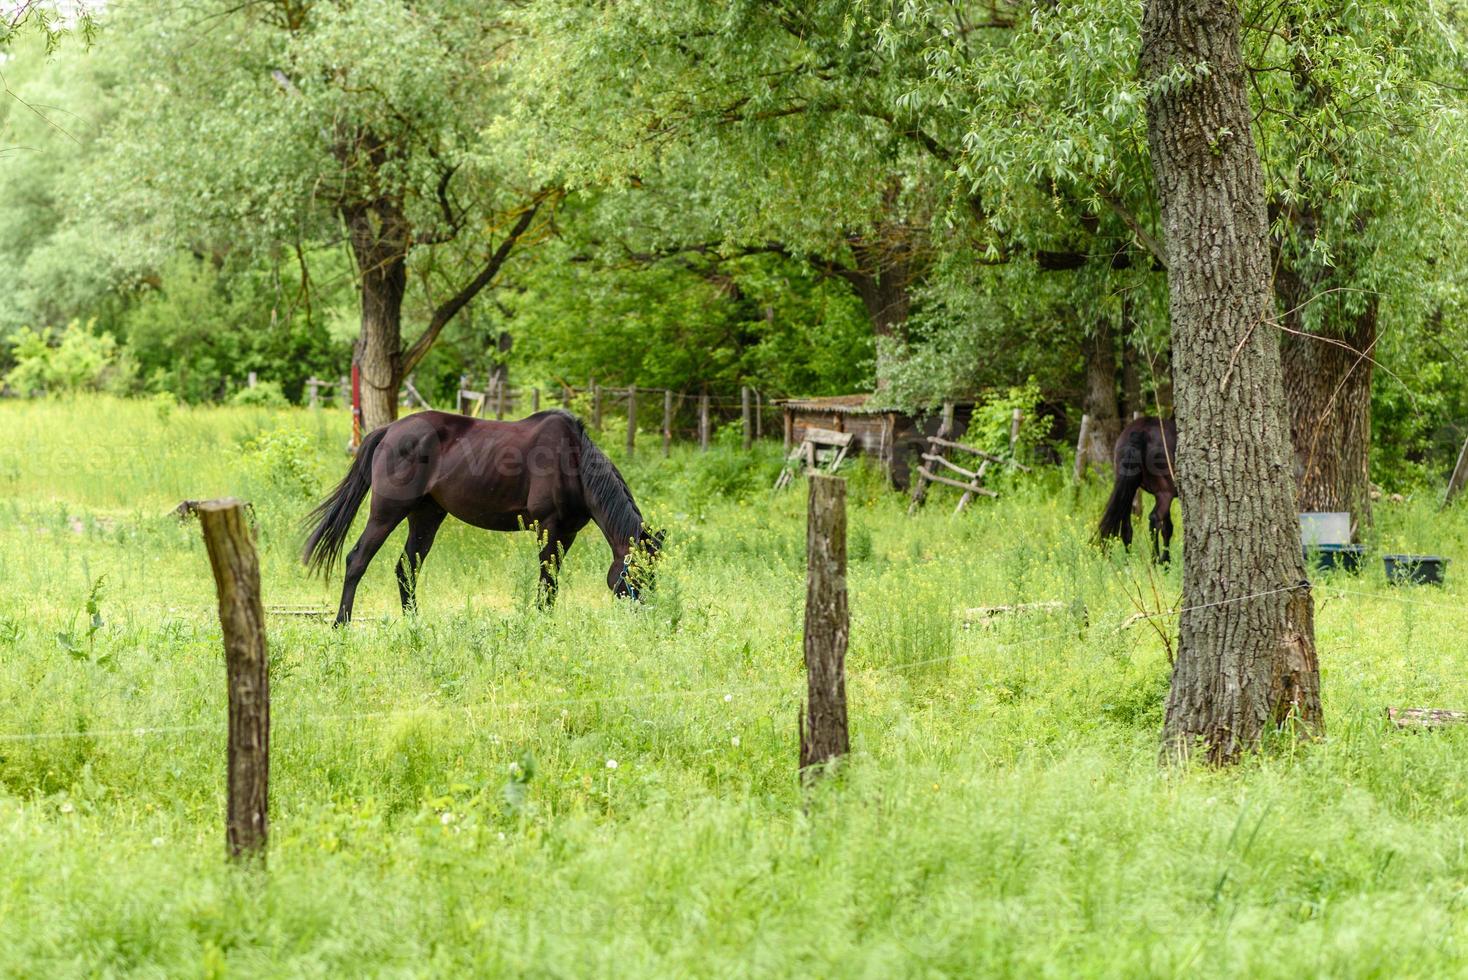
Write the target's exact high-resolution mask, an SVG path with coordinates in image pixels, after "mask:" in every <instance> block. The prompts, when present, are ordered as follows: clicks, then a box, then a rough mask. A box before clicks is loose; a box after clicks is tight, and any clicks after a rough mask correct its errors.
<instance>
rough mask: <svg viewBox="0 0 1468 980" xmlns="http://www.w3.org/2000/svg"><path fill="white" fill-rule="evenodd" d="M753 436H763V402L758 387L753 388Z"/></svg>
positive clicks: (757, 437)
mask: <svg viewBox="0 0 1468 980" xmlns="http://www.w3.org/2000/svg"><path fill="white" fill-rule="evenodd" d="M754 437H755V438H756V439H763V438H764V437H765V404H764V398H763V396H761V395H760V393H759V389H758V388H756V389H755V390H754Z"/></svg>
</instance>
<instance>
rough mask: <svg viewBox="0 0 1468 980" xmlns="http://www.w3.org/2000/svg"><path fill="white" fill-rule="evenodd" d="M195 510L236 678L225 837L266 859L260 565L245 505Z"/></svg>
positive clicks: (266, 726)
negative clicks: (212, 575) (207, 554)
mask: <svg viewBox="0 0 1468 980" xmlns="http://www.w3.org/2000/svg"><path fill="white" fill-rule="evenodd" d="M194 511H195V513H197V514H198V515H199V524H200V526H201V527H203V529H204V544H205V546H206V547H207V548H208V550H209V565H210V567H211V568H213V570H214V587H215V589H216V590H217V591H218V593H219V625H220V626H222V627H223V628H224V668H225V673H226V675H227V677H228V681H229V743H228V749H227V751H228V759H229V763H228V776H227V782H226V786H227V789H228V802H227V803H226V809H225V839H226V842H227V844H228V846H229V854H230V856H231V857H236V858H238V857H244V856H250V855H257V856H259V857H260V858H261V859H263V858H264V855H265V838H266V834H267V832H268V829H269V798H270V796H269V783H270V672H269V657H268V656H267V654H266V651H265V609H264V607H263V606H262V605H261V602H260V562H259V559H258V557H257V556H256V554H255V543H254V540H253V535H252V534H251V533H250V525H249V521H248V520H247V516H246V513H245V505H244V504H243V503H241V502H240V501H238V500H233V499H227V500H206V501H202V502H200V503H198V504H195V505H194Z"/></svg>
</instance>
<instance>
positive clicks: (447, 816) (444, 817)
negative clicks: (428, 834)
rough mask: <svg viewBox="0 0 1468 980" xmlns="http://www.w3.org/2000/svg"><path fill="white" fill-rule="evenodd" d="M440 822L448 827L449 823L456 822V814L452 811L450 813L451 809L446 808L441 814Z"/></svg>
mask: <svg viewBox="0 0 1468 980" xmlns="http://www.w3.org/2000/svg"><path fill="white" fill-rule="evenodd" d="M438 822H439V823H441V824H443V825H444V826H445V827H447V826H448V825H449V824H451V823H453V822H454V815H453V814H452V813H450V812H449V811H447V810H445V811H444V812H443V813H442V814H441V815H440V816H439V818H438Z"/></svg>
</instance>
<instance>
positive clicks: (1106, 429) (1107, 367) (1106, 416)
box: [1082, 316, 1122, 467]
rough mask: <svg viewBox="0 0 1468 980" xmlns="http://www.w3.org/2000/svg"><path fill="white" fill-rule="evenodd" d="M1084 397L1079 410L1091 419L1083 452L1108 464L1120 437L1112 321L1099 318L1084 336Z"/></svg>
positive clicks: (1099, 463)
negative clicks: (1087, 334)
mask: <svg viewBox="0 0 1468 980" xmlns="http://www.w3.org/2000/svg"><path fill="white" fill-rule="evenodd" d="M1083 346H1084V348H1085V352H1086V395H1085V399H1084V401H1083V402H1082V411H1084V412H1085V413H1086V414H1087V415H1089V416H1090V417H1091V425H1090V428H1089V429H1087V430H1086V431H1087V432H1088V433H1089V436H1088V441H1089V445H1088V446H1087V447H1086V451H1087V453H1088V454H1089V456H1090V460H1091V462H1092V463H1093V464H1095V465H1098V466H1108V467H1109V466H1110V465H1111V452H1112V449H1113V448H1114V447H1115V445H1116V438H1117V436H1119V435H1121V426H1122V421H1121V416H1120V415H1119V414H1118V413H1117V401H1116V335H1115V333H1114V332H1113V331H1112V329H1111V321H1110V320H1108V319H1107V318H1106V317H1104V316H1102V317H1098V318H1097V320H1096V323H1095V326H1094V327H1093V328H1092V330H1091V333H1090V335H1089V336H1087V337H1086V340H1085V343H1084V345H1083Z"/></svg>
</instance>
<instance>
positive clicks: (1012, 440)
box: [1009, 408, 1025, 459]
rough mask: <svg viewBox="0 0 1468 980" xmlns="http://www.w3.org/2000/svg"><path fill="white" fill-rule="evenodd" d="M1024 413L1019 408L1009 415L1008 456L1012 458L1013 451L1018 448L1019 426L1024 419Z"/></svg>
mask: <svg viewBox="0 0 1468 980" xmlns="http://www.w3.org/2000/svg"><path fill="white" fill-rule="evenodd" d="M1024 418H1025V413H1024V412H1021V411H1020V410H1019V409H1017V408H1016V409H1015V410H1014V414H1013V415H1011V416H1010V417H1009V458H1010V459H1014V458H1015V456H1014V454H1015V452H1016V451H1018V449H1019V426H1020V423H1021V422H1023V421H1024Z"/></svg>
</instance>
